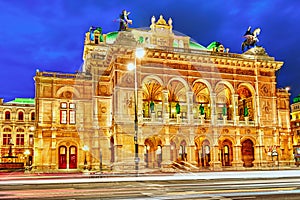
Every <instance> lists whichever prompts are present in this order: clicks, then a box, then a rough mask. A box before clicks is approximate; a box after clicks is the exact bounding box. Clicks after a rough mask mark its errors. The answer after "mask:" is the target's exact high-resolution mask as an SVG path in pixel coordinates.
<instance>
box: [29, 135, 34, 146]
mask: <svg viewBox="0 0 300 200" xmlns="http://www.w3.org/2000/svg"><path fill="white" fill-rule="evenodd" d="M33 142H34V140H33V135H29V146H33Z"/></svg>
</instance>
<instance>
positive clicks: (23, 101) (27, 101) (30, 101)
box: [7, 98, 35, 104]
mask: <svg viewBox="0 0 300 200" xmlns="http://www.w3.org/2000/svg"><path fill="white" fill-rule="evenodd" d="M7 103H11V104H35V100H34V99H32V98H15V99H14V100H12V101H9V102H7Z"/></svg>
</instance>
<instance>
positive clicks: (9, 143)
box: [0, 98, 35, 168]
mask: <svg viewBox="0 0 300 200" xmlns="http://www.w3.org/2000/svg"><path fill="white" fill-rule="evenodd" d="M34 127H35V101H34V99H27V98H16V99H15V100H12V101H9V102H3V99H1V101H0V155H1V157H0V163H1V166H3V168H14V167H17V168H20V166H23V167H24V166H25V165H26V161H27V164H28V165H31V164H32V162H33V155H34V151H33V146H34V130H35V128H34ZM11 163H13V164H11ZM22 163H23V164H22ZM20 164H21V165H20ZM0 168H2V167H0Z"/></svg>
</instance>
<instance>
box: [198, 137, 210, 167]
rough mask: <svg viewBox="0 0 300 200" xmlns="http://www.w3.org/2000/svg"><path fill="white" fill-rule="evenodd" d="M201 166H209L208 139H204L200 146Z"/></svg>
mask: <svg viewBox="0 0 300 200" xmlns="http://www.w3.org/2000/svg"><path fill="white" fill-rule="evenodd" d="M200 153H201V156H200V158H201V160H200V162H201V166H202V167H209V162H210V143H209V141H208V140H204V141H203V143H202V146H201V151H200Z"/></svg>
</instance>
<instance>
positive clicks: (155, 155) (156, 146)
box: [144, 136, 163, 168]
mask: <svg viewBox="0 0 300 200" xmlns="http://www.w3.org/2000/svg"><path fill="white" fill-rule="evenodd" d="M144 145H145V147H144V148H145V149H144V157H145V162H146V167H148V168H157V167H160V166H161V162H162V154H163V152H162V142H161V139H160V138H159V137H157V136H152V137H149V138H147V139H146V140H145V143H144Z"/></svg>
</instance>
